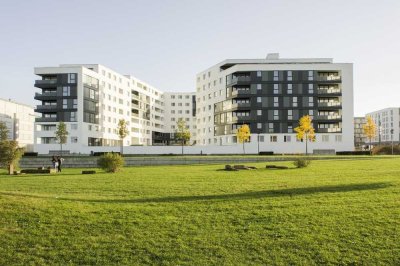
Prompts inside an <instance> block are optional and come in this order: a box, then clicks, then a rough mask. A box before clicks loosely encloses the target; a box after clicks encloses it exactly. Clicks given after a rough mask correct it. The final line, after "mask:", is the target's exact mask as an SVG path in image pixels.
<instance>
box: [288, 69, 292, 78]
mask: <svg viewBox="0 0 400 266" xmlns="http://www.w3.org/2000/svg"><path fill="white" fill-rule="evenodd" d="M292 75H293V73H292V71H291V70H289V71H288V72H287V80H293V76H292Z"/></svg>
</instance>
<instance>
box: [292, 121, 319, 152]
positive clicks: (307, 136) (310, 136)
mask: <svg viewBox="0 0 400 266" xmlns="http://www.w3.org/2000/svg"><path fill="white" fill-rule="evenodd" d="M294 131H296V133H297V134H296V137H297V139H298V140H305V142H306V155H308V141H311V142H312V141H315V130H314V127H313V124H312V119H311V117H310V116H309V115H305V116H303V117H302V118H300V121H299V126H298V127H296V128H295V129H294Z"/></svg>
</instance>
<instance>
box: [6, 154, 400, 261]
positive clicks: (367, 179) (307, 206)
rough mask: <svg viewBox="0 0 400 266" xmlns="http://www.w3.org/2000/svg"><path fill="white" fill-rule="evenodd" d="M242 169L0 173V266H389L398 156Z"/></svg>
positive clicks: (393, 251) (398, 222)
mask: <svg viewBox="0 0 400 266" xmlns="http://www.w3.org/2000/svg"><path fill="white" fill-rule="evenodd" d="M276 164H279V165H291V164H290V163H289V162H282V163H276ZM249 165H255V166H258V167H259V168H260V169H257V170H249V171H239V172H225V171H217V169H220V168H222V167H223V166H221V165H196V166H155V167H135V168H125V169H124V170H123V172H122V173H118V174H115V175H111V174H106V173H101V172H100V173H98V174H96V175H81V174H80V170H79V169H70V170H65V172H63V173H62V174H57V175H47V176H38V175H25V176H7V175H5V173H4V172H3V174H2V175H0V265H12V264H21V265H40V264H52V265H54V264H60V265H68V264H84V265H88V264H98V265H110V264H128V265H134V264H158V265H177V264H190V265H241V264H251V265H257V264H263V265H266V264H267V265H288V264H291V265H294V264H295V265H313V264H318V265H321V264H342V265H343V264H352V265H359V264H362V265H379V264H380V265H400V159H399V158H397V159H371V160H365V159H364V160H340V161H339V160H329V161H314V162H312V164H311V166H310V167H309V168H306V169H288V170H267V169H264V168H263V167H265V164H249Z"/></svg>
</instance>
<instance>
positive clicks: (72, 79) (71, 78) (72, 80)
mask: <svg viewBox="0 0 400 266" xmlns="http://www.w3.org/2000/svg"><path fill="white" fill-rule="evenodd" d="M68 83H69V84H75V83H76V74H75V73H70V74H68Z"/></svg>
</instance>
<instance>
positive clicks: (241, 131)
mask: <svg viewBox="0 0 400 266" xmlns="http://www.w3.org/2000/svg"><path fill="white" fill-rule="evenodd" d="M236 137H237V139H238V141H239V143H243V154H245V153H246V151H245V149H244V143H245V142H247V141H249V140H250V127H249V125H246V124H244V125H242V126H241V127H240V128H238V130H237V132H236Z"/></svg>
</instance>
